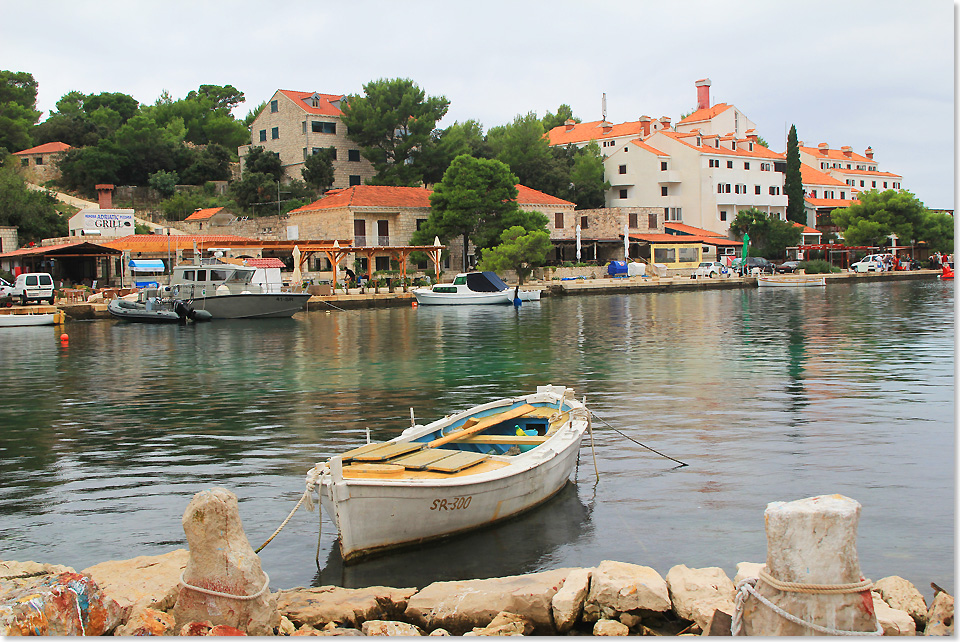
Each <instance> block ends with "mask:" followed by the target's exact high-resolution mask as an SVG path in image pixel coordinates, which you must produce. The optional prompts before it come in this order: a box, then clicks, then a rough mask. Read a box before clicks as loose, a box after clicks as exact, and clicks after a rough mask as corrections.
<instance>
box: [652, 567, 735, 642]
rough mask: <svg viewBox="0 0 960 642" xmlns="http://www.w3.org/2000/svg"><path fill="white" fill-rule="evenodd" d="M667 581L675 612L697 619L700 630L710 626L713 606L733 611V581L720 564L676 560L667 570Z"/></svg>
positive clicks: (685, 618) (683, 616)
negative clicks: (696, 564) (704, 565)
mask: <svg viewBox="0 0 960 642" xmlns="http://www.w3.org/2000/svg"><path fill="white" fill-rule="evenodd" d="M666 582H667V588H668V589H669V591H670V599H671V601H672V603H673V611H674V613H676V614H677V615H678V616H679V617H680V618H682V619H684V620H692V621H694V622H696V623H697V626H699V627H700V628H701V630H704V631H705V630H707V628H709V625H710V618H711V617H713V611H714V610H717V609H719V610H721V611H726V612H727V613H733V599H734V595H735V591H734V587H733V582H731V581H730V578H729V577H727V574H726V573H724V572H723V569H721V568H718V567H716V566H711V567H707V568H688V567H687V566H685V565H683V564H678V565H677V566H674V567H673V568H671V569H670V570H669V571H668V572H667V578H666Z"/></svg>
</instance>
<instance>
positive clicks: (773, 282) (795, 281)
mask: <svg viewBox="0 0 960 642" xmlns="http://www.w3.org/2000/svg"><path fill="white" fill-rule="evenodd" d="M826 284H827V279H826V278H825V277H822V276H759V277H757V285H758V286H759V287H762V288H811V287H820V286H824V285H826Z"/></svg>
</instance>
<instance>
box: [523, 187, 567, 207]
mask: <svg viewBox="0 0 960 642" xmlns="http://www.w3.org/2000/svg"><path fill="white" fill-rule="evenodd" d="M517 203H518V204H520V205H576V203H571V202H570V201H565V200H563V199H562V198H557V197H556V196H550V195H549V194H545V193H543V192H540V191H537V190H535V189H533V188H532V187H527V186H526V185H519V184H518V185H517Z"/></svg>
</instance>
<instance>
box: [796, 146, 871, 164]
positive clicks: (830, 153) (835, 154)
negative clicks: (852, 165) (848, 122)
mask: <svg viewBox="0 0 960 642" xmlns="http://www.w3.org/2000/svg"><path fill="white" fill-rule="evenodd" d="M800 151H801V152H804V153H806V154H810V155H811V156H815V157H816V158H829V159H831V160H836V161H841V160H842V161H856V162H858V163H876V162H877V161H875V160H871V159H869V158H867V157H866V156H861V155H860V154H856V153H854V152H850V155H849V156H847V155H846V154H844V153H843V152H842V151H840V150H839V149H827V150H826V153H824V152H823V151H821V150H820V148H819V147H800Z"/></svg>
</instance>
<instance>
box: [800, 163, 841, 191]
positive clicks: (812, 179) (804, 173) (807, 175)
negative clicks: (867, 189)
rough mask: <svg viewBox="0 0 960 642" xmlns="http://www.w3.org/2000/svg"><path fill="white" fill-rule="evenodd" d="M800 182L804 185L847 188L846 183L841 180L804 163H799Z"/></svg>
mask: <svg viewBox="0 0 960 642" xmlns="http://www.w3.org/2000/svg"><path fill="white" fill-rule="evenodd" d="M800 182H802V183H803V184H804V185H833V186H837V187H849V185H847V184H846V183H844V182H843V181H841V180H837V179H836V178H834V177H833V176H830V175H829V174H827V173H825V172H821V171H820V170H819V169H817V168H815V167H811V166H810V165H807V164H806V163H800Z"/></svg>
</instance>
